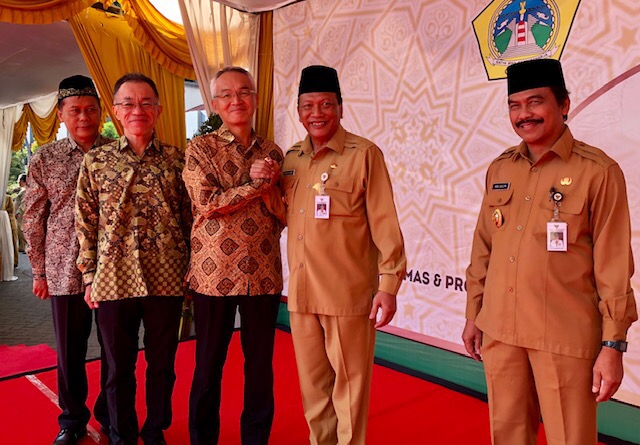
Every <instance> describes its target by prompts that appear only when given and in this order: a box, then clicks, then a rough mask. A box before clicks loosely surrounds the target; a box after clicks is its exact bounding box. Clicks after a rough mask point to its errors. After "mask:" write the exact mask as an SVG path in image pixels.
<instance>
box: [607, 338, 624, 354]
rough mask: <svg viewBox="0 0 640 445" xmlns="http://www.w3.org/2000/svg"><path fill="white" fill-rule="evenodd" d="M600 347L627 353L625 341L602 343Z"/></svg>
mask: <svg viewBox="0 0 640 445" xmlns="http://www.w3.org/2000/svg"><path fill="white" fill-rule="evenodd" d="M602 346H605V347H607V348H613V349H615V350H616V351H620V352H627V342H626V341H619V340H618V341H611V340H608V341H603V342H602Z"/></svg>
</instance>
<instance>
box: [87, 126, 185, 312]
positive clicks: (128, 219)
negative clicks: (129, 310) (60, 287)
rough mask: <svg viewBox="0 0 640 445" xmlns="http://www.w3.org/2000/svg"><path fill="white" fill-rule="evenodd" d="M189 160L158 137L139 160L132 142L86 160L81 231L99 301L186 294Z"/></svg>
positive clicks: (104, 148) (89, 155)
mask: <svg viewBox="0 0 640 445" xmlns="http://www.w3.org/2000/svg"><path fill="white" fill-rule="evenodd" d="M183 158H184V156H183V153H182V151H180V149H178V148H176V147H173V146H170V145H167V144H165V143H162V142H160V141H159V140H157V139H155V138H154V139H153V140H152V141H151V143H150V144H149V146H147V148H146V149H145V152H144V153H143V155H142V157H139V156H138V155H137V154H136V153H135V152H134V151H133V150H132V148H131V147H130V146H129V145H128V143H127V140H126V138H125V137H122V138H120V140H118V141H115V142H113V143H111V144H107V145H104V146H102V147H100V148H98V149H95V150H92V151H90V152H89V153H87V155H86V156H85V158H84V162H83V163H82V167H81V169H80V177H79V179H78V194H77V203H76V230H77V232H78V239H79V241H80V255H79V256H78V267H79V268H80V270H81V271H82V274H83V278H84V282H85V283H86V284H88V283H93V284H92V289H91V296H92V300H94V301H105V300H107V301H108V300H120V299H124V298H132V297H144V296H172V295H183V293H184V276H185V274H186V272H187V267H188V264H189V252H188V234H189V230H190V225H191V208H190V207H191V206H190V203H189V197H188V195H187V193H186V190H185V187H184V183H183V182H182V169H183V167H184V164H183Z"/></svg>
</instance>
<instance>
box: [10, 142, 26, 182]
mask: <svg viewBox="0 0 640 445" xmlns="http://www.w3.org/2000/svg"><path fill="white" fill-rule="evenodd" d="M26 171H27V149H26V148H25V147H22V148H21V149H20V150H18V151H15V152H13V153H11V167H9V181H8V182H7V192H9V193H13V192H14V190H16V191H17V189H18V176H19V175H21V174H22V173H26Z"/></svg>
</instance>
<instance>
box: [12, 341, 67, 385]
mask: <svg viewBox="0 0 640 445" xmlns="http://www.w3.org/2000/svg"><path fill="white" fill-rule="evenodd" d="M0 357H1V358H2V360H0V378H3V377H8V376H12V375H17V374H24V373H26V372H32V371H37V370H40V369H44V368H50V367H52V366H56V351H54V350H53V349H51V347H49V346H48V345H37V346H24V345H18V346H4V345H1V346H0Z"/></svg>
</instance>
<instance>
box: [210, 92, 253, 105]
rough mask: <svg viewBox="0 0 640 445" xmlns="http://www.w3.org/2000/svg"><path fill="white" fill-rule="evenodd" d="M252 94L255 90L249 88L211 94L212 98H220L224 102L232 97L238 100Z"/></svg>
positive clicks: (229, 100)
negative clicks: (215, 94)
mask: <svg viewBox="0 0 640 445" xmlns="http://www.w3.org/2000/svg"><path fill="white" fill-rule="evenodd" d="M252 94H255V91H253V90H249V89H242V90H238V91H234V92H232V91H225V92H224V93H222V94H218V95H217V96H213V98H214V99H220V100H223V101H225V102H231V101H232V100H233V98H234V97H237V98H238V99H240V100H245V99H248V98H249V97H251V95H252Z"/></svg>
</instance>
